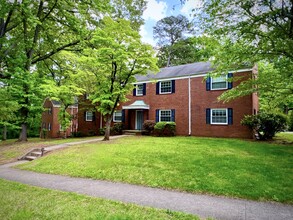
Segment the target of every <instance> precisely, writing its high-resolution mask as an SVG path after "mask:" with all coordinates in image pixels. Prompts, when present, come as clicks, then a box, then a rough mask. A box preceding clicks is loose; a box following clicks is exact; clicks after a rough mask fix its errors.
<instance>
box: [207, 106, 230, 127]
mask: <svg viewBox="0 0 293 220" xmlns="http://www.w3.org/2000/svg"><path fill="white" fill-rule="evenodd" d="M217 110H221V111H223V110H224V111H225V112H226V122H225V123H224V122H213V111H217ZM211 124H213V125H227V124H228V109H227V108H212V109H211Z"/></svg>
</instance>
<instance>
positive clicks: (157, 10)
mask: <svg viewBox="0 0 293 220" xmlns="http://www.w3.org/2000/svg"><path fill="white" fill-rule="evenodd" d="M167 8H168V6H167V3H166V2H163V1H159V2H157V1H156V0H148V3H147V9H146V10H145V11H144V12H143V16H142V17H143V19H145V20H148V19H151V20H155V21H158V20H160V19H162V18H164V17H166V16H167Z"/></svg>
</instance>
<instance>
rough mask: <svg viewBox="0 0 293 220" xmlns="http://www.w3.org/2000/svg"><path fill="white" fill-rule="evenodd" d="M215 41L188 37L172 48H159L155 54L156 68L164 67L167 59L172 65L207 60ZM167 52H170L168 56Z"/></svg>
mask: <svg viewBox="0 0 293 220" xmlns="http://www.w3.org/2000/svg"><path fill="white" fill-rule="evenodd" d="M216 45H217V41H216V40H215V39H212V38H210V37H206V36H201V37H188V38H186V39H181V40H178V41H177V42H175V43H174V44H173V45H172V46H170V45H166V46H162V47H160V48H159V52H158V54H157V57H158V66H159V67H165V66H166V64H167V63H168V59H170V60H171V61H172V65H181V64H188V63H193V62H200V61H205V60H208V59H209V58H210V57H211V56H212V51H213V49H214V47H215V46H216ZM169 51H172V53H171V54H169Z"/></svg>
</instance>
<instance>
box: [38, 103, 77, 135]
mask: <svg viewBox="0 0 293 220" xmlns="http://www.w3.org/2000/svg"><path fill="white" fill-rule="evenodd" d="M43 108H44V109H45V111H44V112H43V113H42V125H41V135H40V136H41V137H43V138H58V137H64V134H63V133H62V131H61V130H62V129H61V127H60V124H59V122H58V113H59V110H60V103H59V102H58V101H55V100H50V99H49V98H47V99H45V101H44V104H43ZM67 112H68V113H69V114H70V115H71V116H72V120H71V124H70V127H69V128H68V129H67V130H66V136H71V135H72V133H74V132H77V127H78V121H77V112H78V105H77V104H75V105H70V106H69V107H68V109H67Z"/></svg>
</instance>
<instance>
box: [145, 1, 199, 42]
mask: <svg viewBox="0 0 293 220" xmlns="http://www.w3.org/2000/svg"><path fill="white" fill-rule="evenodd" d="M147 2H148V3H147V9H146V10H145V11H144V13H143V18H144V19H145V25H143V26H142V27H141V29H140V34H141V36H142V41H143V42H145V43H149V44H152V45H153V46H155V44H156V43H155V41H154V40H153V26H155V25H156V22H157V21H159V20H160V19H162V18H164V17H167V16H171V15H174V16H177V15H178V14H182V15H184V16H186V17H188V18H189V19H190V20H191V10H192V9H193V8H196V7H199V6H200V5H201V2H202V1H201V0H187V1H186V3H185V4H184V5H181V3H180V0H147Z"/></svg>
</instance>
